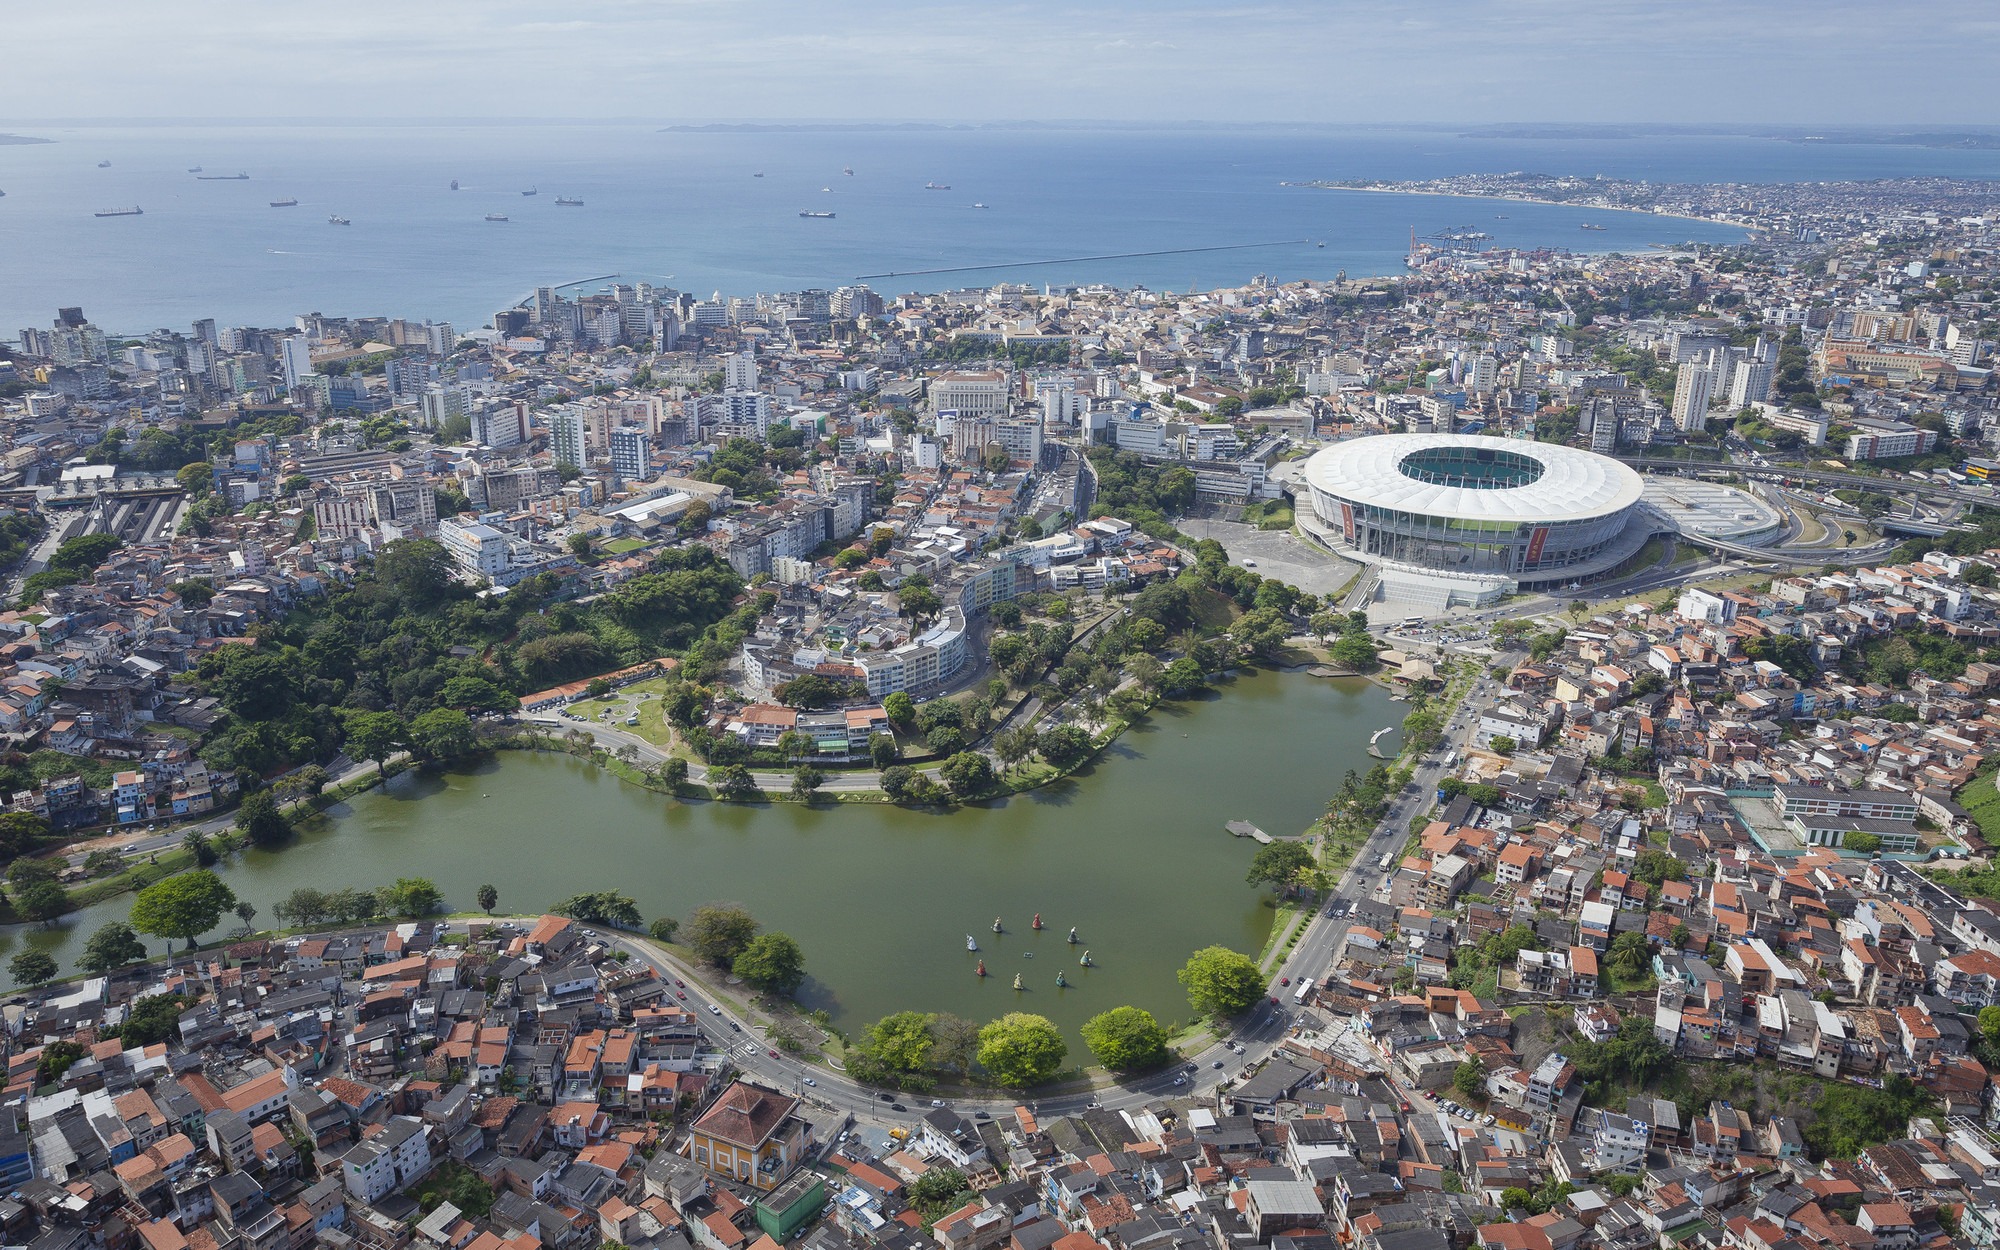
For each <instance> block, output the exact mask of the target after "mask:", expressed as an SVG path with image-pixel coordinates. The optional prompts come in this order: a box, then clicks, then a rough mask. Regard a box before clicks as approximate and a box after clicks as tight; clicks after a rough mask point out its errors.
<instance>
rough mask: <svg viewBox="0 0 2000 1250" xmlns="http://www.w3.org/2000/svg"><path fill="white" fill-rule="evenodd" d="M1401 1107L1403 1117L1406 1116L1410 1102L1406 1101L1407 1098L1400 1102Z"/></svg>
mask: <svg viewBox="0 0 2000 1250" xmlns="http://www.w3.org/2000/svg"><path fill="white" fill-rule="evenodd" d="M1401 1105H1402V1108H1403V1114H1404V1115H1408V1114H1409V1113H1410V1100H1409V1099H1407V1098H1405V1099H1404V1100H1403V1101H1402V1104H1401Z"/></svg>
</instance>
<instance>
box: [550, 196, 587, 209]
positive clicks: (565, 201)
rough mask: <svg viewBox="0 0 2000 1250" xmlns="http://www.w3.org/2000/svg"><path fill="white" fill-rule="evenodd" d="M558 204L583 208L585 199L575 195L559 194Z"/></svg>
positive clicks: (563, 206)
mask: <svg viewBox="0 0 2000 1250" xmlns="http://www.w3.org/2000/svg"><path fill="white" fill-rule="evenodd" d="M556 204H557V205H558V206H559V207H562V208H582V207H583V201H582V200H580V199H578V198H577V197H576V196H574V195H558V196H557V197H556Z"/></svg>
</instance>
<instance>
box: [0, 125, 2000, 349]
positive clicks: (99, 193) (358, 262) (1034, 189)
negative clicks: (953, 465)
mask: <svg viewBox="0 0 2000 1250" xmlns="http://www.w3.org/2000/svg"><path fill="white" fill-rule="evenodd" d="M9 125H10V128H12V129H16V130H22V131H28V130H30V129H31V128H29V127H25V126H23V125H22V124H20V123H9ZM33 133H36V134H39V135H42V136H43V137H47V138H50V139H54V140H56V142H53V143H49V144H34V145H18V146H4V147H0V190H5V191H6V192H7V195H6V198H5V199H0V332H4V333H8V334H11V333H13V332H14V330H15V329H17V328H18V327H21V326H31V325H32V326H43V325H47V324H48V322H49V320H50V318H51V317H53V316H54V313H55V310H56V308H57V307H59V306H64V305H81V306H82V307H83V308H84V310H85V312H86V313H87V314H88V315H89V316H90V317H91V318H92V319H93V320H95V321H96V322H97V323H98V324H100V325H103V326H105V327H107V328H109V329H111V330H113V331H115V332H117V333H121V334H139V333H144V332H145V331H147V330H150V329H153V328H155V327H158V326H168V327H173V328H176V329H183V330H184V329H185V328H186V326H187V325H188V323H189V322H191V321H192V320H193V319H195V318H198V317H207V316H213V317H216V318H218V319H220V320H221V321H222V322H223V323H224V324H257V325H282V324H288V323H289V322H290V320H291V318H292V317H294V316H295V315H297V314H299V313H302V312H307V311H320V312H325V313H328V314H333V315H389V316H401V317H409V318H414V319H423V318H433V319H440V320H448V321H451V322H452V323H453V324H454V325H457V326H460V327H473V326H479V325H484V324H487V323H489V322H490V321H491V319H492V315H493V313H494V311H495V310H496V309H498V308H501V307H504V306H509V305H511V304H513V303H514V302H515V301H517V300H519V299H520V298H521V297H522V296H524V295H525V294H526V293H527V292H528V291H529V290H531V289H532V288H533V287H535V286H537V285H548V284H555V283H565V282H574V281H579V280H583V279H593V278H598V277H601V276H604V275H609V274H614V273H615V274H619V275H621V277H622V278H623V279H624V280H626V281H633V282H637V281H647V282H653V283H657V284H664V285H669V286H673V287H676V288H679V289H683V290H689V291H693V292H695V293H697V294H700V295H703V296H706V295H708V294H710V293H711V292H720V293H722V294H724V295H748V294H752V293H755V292H757V291H783V290H797V289H800V288H803V287H810V286H818V287H829V288H830V287H834V286H838V285H841V284H844V283H851V282H854V281H856V280H857V279H858V278H859V277H860V276H861V275H863V274H881V273H888V272H892V271H893V272H894V273H897V274H899V275H906V276H901V277H896V278H875V279H871V280H870V285H871V286H873V287H875V289H877V290H878V291H881V292H883V293H884V294H886V295H892V296H893V295H896V294H900V293H903V292H907V291H934V290H941V289H949V288H956V287H984V286H990V285H992V284H993V283H995V282H998V281H1002V280H1005V281H1015V282H1026V283H1031V284H1040V283H1043V282H1052V283H1069V282H1105V283H1111V284H1115V285H1121V286H1132V285H1145V286H1148V287H1151V288H1153V289H1155V290H1161V289H1168V290H1174V291H1185V290H1187V289H1188V288H1189V287H1190V286H1195V287H1200V288H1203V289H1207V288H1211V287H1215V286H1219V285H1239V284H1241V283H1243V282H1244V281H1246V280H1248V279H1249V278H1250V277H1251V276H1252V275H1254V274H1258V273H1264V274H1267V275H1269V276H1270V277H1272V278H1273V279H1275V280H1281V281H1283V280H1295V279H1300V278H1322V279H1323V278H1331V277H1333V276H1334V275H1335V274H1336V273H1338V272H1340V271H1343V270H1344V271H1345V272H1347V273H1348V274H1350V275H1356V276H1359V275H1369V274H1384V273H1394V272H1398V271H1399V270H1400V269H1401V267H1402V258H1403V256H1404V254H1405V253H1406V251H1407V250H1408V246H1409V238H1410V234H1411V232H1412V230H1413V229H1414V231H1415V233H1416V234H1418V235H1420V236H1421V235H1424V234H1429V233H1432V232H1434V231H1440V230H1446V229H1450V228H1464V227H1468V226H1469V227H1473V228H1476V229H1478V230H1483V231H1485V232H1486V233H1488V234H1490V235H1491V236H1492V242H1493V245H1495V246H1520V247H1566V248H1571V249H1575V250H1593V251H1634V250H1642V249H1644V248H1646V247H1647V246H1649V245H1651V244H1658V243H1672V242H1679V241H1683V240H1688V239H1694V240H1703V241H1710V242H1725V241H1735V240H1740V239H1742V238H1744V237H1745V235H1744V232H1743V231H1741V230H1738V229H1734V228H1730V227H1724V226H1717V225H1710V224H1707V223H1700V222H1691V221H1686V220H1683V219H1675V218H1663V217H1658V216H1653V215H1649V214H1643V213H1610V212H1605V211H1603V210H1597V209H1576V208H1565V207H1559V206H1547V205H1529V204H1513V203H1509V204H1499V205H1496V204H1495V203H1493V202H1491V201H1481V200H1465V199H1455V198H1450V197H1438V196H1400V195H1364V194H1351V193H1341V192H1329V191H1322V190H1316V189H1313V188H1308V187H1300V186H1291V187H1286V186H1280V185H1279V184H1280V183H1281V182H1283V181H1292V182H1301V181H1310V180H1315V179H1348V178H1384V179H1413V178H1428V177H1437V176H1442V175H1446V174H1454V173H1468V172H1497V171H1505V170H1532V171H1537V172H1552V173H1575V174H1584V175H1593V174H1600V173H1601V174H1606V175H1612V176H1620V177H1632V178H1648V179H1653V180H1658V181H1689V180H1712V181H1796V180H1804V179H1839V178H1865V177H1885V176H1894V175H1899V174H1915V173H1937V174H1951V175H1958V176H1969V177H1994V176H1996V175H2000V152H1991V151H1953V150H1937V149H1927V148H1914V147H1896V146H1889V145H1881V144H1798V143H1786V142H1780V141H1777V140H1768V139H1751V138H1743V137H1736V136H1670V135H1634V136H1618V137H1609V136H1606V137H1581V138H1547V137H1535V138H1468V137H1462V136H1459V135H1455V134H1452V133H1448V132H1442V131H1436V130H1414V129H1413V130H1396V129H1359V128H1355V129H1344V128H1305V127H1290V128H1287V127H1270V128H1249V129H1201V128H1187V129H1164V128H1163V129H1157V130H1143V129H1141V130H1133V129H1116V130H1112V129H1103V130H1091V129H1075V130H1039V129H973V130H917V131H883V130H845V131H843V130H834V131H820V132H810V133H800V132H796V131H750V132H721V133H716V132H690V131H674V130H663V129H661V128H659V127H655V126H649V125H636V124H602V125H497V124H495V125H413V126H385V125H368V126H356V125H331V124H329V125H296V124H293V125H266V126H252V125H228V126H220V125H201V126H198V125H189V124H181V123H170V124H160V125H153V126H109V125H107V126H94V127H56V128H42V129H33ZM100 160H108V161H110V162H111V165H110V167H109V168H105V169H100V168H98V167H97V163H98V162H99V161H100ZM196 165H199V166H201V167H202V169H203V170H204V172H206V173H208V174H233V173H237V172H246V173H249V174H250V179H249V180H248V181H243V182H235V181H219V182H218V181H209V182H203V181H198V180H197V179H196V178H195V176H194V175H193V174H190V173H189V172H188V169H189V168H191V167H193V166H196ZM843 167H852V168H853V170H854V174H853V175H852V176H851V177H849V176H846V175H844V174H843V173H842V172H841V171H842V169H843ZM758 173H762V174H763V175H764V176H763V177H761V178H759V177H756V176H755V175H756V174H758ZM454 179H456V180H458V182H459V184H460V186H461V190H459V191H456V192H454V191H452V190H451V189H450V184H451V182H452V181H453V180H454ZM927 183H936V184H939V185H941V186H948V187H949V188H950V190H948V191H945V190H926V189H925V186H926V184H927ZM527 189H534V190H536V191H537V192H538V194H536V195H534V196H532V197H530V196H523V195H522V194H520V193H521V192H522V191H523V190H527ZM558 196H567V197H575V198H580V199H582V200H583V201H584V203H583V205H582V206H581V207H574V208H572V207H561V206H558V205H557V204H556V202H555V201H556V199H557V197H558ZM285 198H296V199H297V200H298V201H299V205H298V207H296V208H271V207H269V202H270V201H271V200H275V199H285ZM975 204H985V205H986V206H987V207H985V208H975V207H973V206H974V205H975ZM132 205H137V206H139V207H142V208H143V209H144V210H145V214H144V215H143V216H140V217H118V218H102V219H100V218H96V217H93V216H92V214H93V213H94V212H96V211H98V210H101V209H106V208H114V207H127V206H132ZM805 210H812V211H830V212H834V213H835V214H836V216H835V217H834V218H833V219H830V220H829V219H813V218H801V217H800V216H799V215H798V214H799V213H800V212H801V211H805ZM488 213H500V214H504V215H506V216H507V217H508V218H509V220H507V221H505V222H488V221H486V220H484V218H485V216H486V214H488ZM330 214H338V215H340V216H343V217H346V218H348V219H349V220H350V221H352V223H353V224H352V225H350V226H332V225H329V224H328V222H327V217H328V216H329V215H330ZM1501 214H1504V219H1503V218H1502V217H1501V216H1500V215H1501ZM1584 221H1592V222H1597V223H1600V224H1603V225H1605V226H1606V229H1605V230H1603V231H1601V232H1599V231H1590V232H1585V231H1581V230H1579V229H1578V226H1579V223H1581V222H1584ZM1297 240H1303V242H1297ZM1281 241H1282V242H1281ZM1322 243H1323V244H1324V245H1325V246H1324V247H1321V246H1318V245H1319V244H1322ZM1243 244H1256V245H1267V244H1268V245H1273V246H1256V247H1250V248H1243V249H1241V250H1231V251H1205V252H1185V251H1181V250H1180V249H1190V248H1219V247H1232V248H1233V247H1238V246H1239V245H1243ZM1134 252H1151V253H1164V254H1158V255H1148V256H1138V257H1122V258H1119V259H1091V260H1080V261H1074V262H1069V263H1060V264H1050V265H1040V264H1037V265H1026V264H1024V263H1023V262H1028V261H1044V260H1059V259H1061V258H1066V257H1104V256H1109V255H1112V254H1125V253H1134ZM964 266H996V267H995V268H984V269H979V270H976V271H973V272H955V273H933V274H916V275H913V274H911V271H912V270H920V269H937V268H956V267H964ZM594 285H596V284H590V285H587V286H586V287H585V288H584V289H591V287H592V286H594Z"/></svg>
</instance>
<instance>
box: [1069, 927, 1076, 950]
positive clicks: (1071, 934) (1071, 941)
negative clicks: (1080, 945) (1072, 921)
mask: <svg viewBox="0 0 2000 1250" xmlns="http://www.w3.org/2000/svg"><path fill="white" fill-rule="evenodd" d="M1069 944H1070V945H1071V946H1075V945H1076V926H1075V925H1071V926H1070V927H1069Z"/></svg>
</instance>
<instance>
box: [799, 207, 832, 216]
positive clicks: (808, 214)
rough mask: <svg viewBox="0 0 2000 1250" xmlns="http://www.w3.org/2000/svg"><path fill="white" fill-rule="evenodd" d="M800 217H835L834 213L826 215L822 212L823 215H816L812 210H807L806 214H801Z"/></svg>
mask: <svg viewBox="0 0 2000 1250" xmlns="http://www.w3.org/2000/svg"><path fill="white" fill-rule="evenodd" d="M799 216H801V217H831V216H833V214H832V213H824V212H821V213H816V212H813V211H812V210H811V209H807V210H805V211H804V212H801V213H800V214H799Z"/></svg>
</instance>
